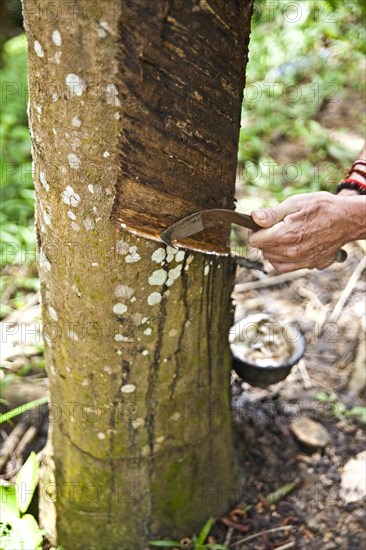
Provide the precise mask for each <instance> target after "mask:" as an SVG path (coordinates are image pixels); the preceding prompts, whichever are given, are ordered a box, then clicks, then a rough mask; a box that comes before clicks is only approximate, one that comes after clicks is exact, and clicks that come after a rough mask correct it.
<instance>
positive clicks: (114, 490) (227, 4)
mask: <svg viewBox="0 0 366 550" xmlns="http://www.w3.org/2000/svg"><path fill="white" fill-rule="evenodd" d="M23 5H24V17H25V25H26V32H27V37H28V50H29V89H30V104H29V118H30V126H31V134H32V141H33V156H34V178H35V187H36V227H37V235H38V252H39V254H38V258H39V273H40V278H41V289H42V304H43V320H44V335H45V341H46V362H47V369H48V375H49V380H50V389H51V400H52V405H51V426H52V437H51V443H52V448H53V458H54V463H53V462H52V457H51V456H49V457H48V459H47V461H46V469H45V471H44V475H43V478H42V479H43V481H42V486H41V491H40V493H41V502H40V506H41V517H42V522H43V524H44V525H45V527H46V529H47V531H48V532H49V533H50V536H51V538H52V537H53V538H55V536H56V532H57V541H58V543H59V544H61V545H62V546H63V548H65V549H66V550H68V549H73V548H80V549H82V548H86V549H92V548H96V549H99V548H101V547H103V548H104V549H114V548H119V549H126V550H131V549H132V548H144V547H146V545H147V540H149V539H150V538H154V537H157V536H163V535H170V536H175V537H179V536H180V535H183V534H187V533H190V532H193V531H195V530H196V529H198V528H199V527H200V526H202V523H203V522H204V521H205V520H206V519H207V518H208V517H209V516H210V515H216V514H220V513H221V512H223V511H224V510H225V509H227V508H228V507H229V506H230V505H231V504H233V503H234V502H235V500H236V499H237V498H238V496H239V495H238V488H239V485H238V483H239V482H238V477H237V467H236V458H235V449H234V447H235V445H234V439H233V430H232V424H231V419H230V415H229V410H230V396H229V375H230V362H231V358H230V352H229V348H228V343H227V335H228V330H229V327H230V323H231V321H232V313H231V304H230V293H231V288H232V282H233V272H234V269H233V264H232V261H231V260H230V258H229V257H224V256H217V255H212V254H208V253H207V252H205V253H201V252H192V251H189V250H188V249H180V250H179V251H177V250H175V249H173V248H170V247H168V248H166V247H165V246H164V245H162V243H161V242H159V240H158V236H159V234H160V232H161V231H162V230H163V229H165V228H166V227H167V226H168V225H169V224H170V223H171V222H173V221H175V220H177V219H178V218H180V217H181V216H184V215H186V214H189V213H192V212H195V211H197V210H200V209H203V208H233V200H234V199H233V197H234V182H235V167H236V153H237V140H238V131H239V124H240V111H241V101H242V90H243V86H244V75H245V65H246V59H247V44H248V38H249V26H250V15H251V9H252V6H251V2H247V1H244V0H243V1H239V0H201V1H200V2H198V1H193V0H186V1H181V0H174V1H173V0H169V1H165V0H164V1H163V0H154V2H150V1H148V0H134V1H130V0H121V1H117V0H99V2H98V3H90V2H89V1H88V0H85V1H84V0H79V1H74V2H66V3H59V4H55V3H51V4H50V3H49V2H48V0H24V4H23ZM209 237H210V238H209ZM226 238H227V235H226V233H222V232H221V231H216V232H213V233H211V234H204V233H202V235H200V236H198V237H197V239H196V240H194V239H193V240H192V241H191V243H190V244H191V245H192V246H194V247H195V248H196V249H197V248H202V249H203V250H205V251H210V250H212V248H216V250H218V251H221V252H225V251H226V252H227V249H226ZM213 239H214V240H215V247H210V246H209V245H208V244H205V243H207V242H211V243H212V242H213ZM53 476H54V477H55V480H56V485H55V484H54V483H53Z"/></svg>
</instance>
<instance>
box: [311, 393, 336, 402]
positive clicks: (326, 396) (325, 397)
mask: <svg viewBox="0 0 366 550" xmlns="http://www.w3.org/2000/svg"><path fill="white" fill-rule="evenodd" d="M314 399H316V400H317V401H321V402H323V403H331V402H332V401H335V400H336V399H337V396H336V394H335V393H325V392H323V391H320V392H318V393H316V394H315V395H314Z"/></svg>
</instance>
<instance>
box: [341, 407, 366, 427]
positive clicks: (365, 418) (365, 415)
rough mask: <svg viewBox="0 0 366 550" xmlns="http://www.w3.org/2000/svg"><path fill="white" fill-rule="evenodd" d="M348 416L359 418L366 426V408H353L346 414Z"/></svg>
mask: <svg viewBox="0 0 366 550" xmlns="http://www.w3.org/2000/svg"><path fill="white" fill-rule="evenodd" d="M345 415H346V416H359V417H360V420H361V422H363V423H364V424H366V407H360V406H358V407H352V409H350V410H349V411H346V412H345Z"/></svg>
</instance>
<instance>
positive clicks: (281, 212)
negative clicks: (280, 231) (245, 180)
mask: <svg viewBox="0 0 366 550" xmlns="http://www.w3.org/2000/svg"><path fill="white" fill-rule="evenodd" d="M300 208H301V204H300V203H299V202H298V201H293V200H291V198H289V199H286V200H284V201H283V202H280V204H277V205H276V206H273V207H272V208H265V209H263V210H253V212H252V213H251V216H252V218H253V220H254V221H255V222H256V223H257V224H258V225H260V226H261V227H263V228H265V227H272V226H273V225H275V224H276V223H278V222H280V221H282V220H283V219H284V218H285V217H286V216H288V215H289V214H293V213H294V212H298V211H299V210H300Z"/></svg>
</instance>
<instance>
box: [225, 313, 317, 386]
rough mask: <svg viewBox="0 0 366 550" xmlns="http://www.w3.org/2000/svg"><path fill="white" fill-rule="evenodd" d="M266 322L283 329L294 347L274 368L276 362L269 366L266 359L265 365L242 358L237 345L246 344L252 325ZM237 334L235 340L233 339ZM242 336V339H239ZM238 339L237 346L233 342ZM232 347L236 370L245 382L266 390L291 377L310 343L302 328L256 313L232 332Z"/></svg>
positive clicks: (244, 318) (236, 325)
mask: <svg viewBox="0 0 366 550" xmlns="http://www.w3.org/2000/svg"><path fill="white" fill-rule="evenodd" d="M263 320H265V321H266V322H268V323H275V324H276V326H278V325H279V326H280V327H281V328H282V330H283V331H285V332H286V336H285V337H284V338H285V339H286V340H287V341H288V344H289V347H290V348H291V353H290V355H288V356H287V357H284V359H283V361H281V362H280V363H279V364H277V365H273V364H271V363H273V361H271V360H268V364H265V359H264V360H263V362H262V364H261V365H259V364H258V363H256V362H254V361H251V360H250V359H246V358H245V357H244V358H243V357H242V355H241V356H239V354H238V349H237V345H238V343H239V345H240V341H242V342H245V338H244V337H241V335H243V334H244V332H245V330H246V329H248V327H250V325H257V324H258V323H260V322H262V321H263ZM232 334H234V337H232ZM237 335H239V338H238V336H237ZM234 340H235V344H234V343H233V342H234ZM229 341H230V347H231V351H232V354H233V364H232V366H233V369H234V370H235V372H236V373H237V374H238V375H239V376H240V378H241V379H242V380H243V381H244V382H248V383H249V384H251V385H252V386H260V387H265V386H268V385H270V384H276V383H277V382H280V381H281V380H284V379H285V378H286V376H288V375H289V374H290V371H291V369H292V367H293V366H294V365H295V364H296V363H297V362H298V361H299V360H300V359H301V357H302V356H303V355H304V353H305V349H306V344H305V339H304V336H303V334H302V333H301V331H300V330H299V327H298V326H297V325H296V324H294V323H290V322H286V321H283V320H282V319H279V318H277V317H274V316H271V315H267V314H254V315H248V316H247V317H243V318H242V319H240V320H238V321H237V322H236V323H235V324H234V326H233V327H232V328H231V330H230V335H229Z"/></svg>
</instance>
